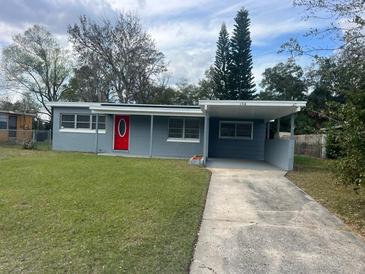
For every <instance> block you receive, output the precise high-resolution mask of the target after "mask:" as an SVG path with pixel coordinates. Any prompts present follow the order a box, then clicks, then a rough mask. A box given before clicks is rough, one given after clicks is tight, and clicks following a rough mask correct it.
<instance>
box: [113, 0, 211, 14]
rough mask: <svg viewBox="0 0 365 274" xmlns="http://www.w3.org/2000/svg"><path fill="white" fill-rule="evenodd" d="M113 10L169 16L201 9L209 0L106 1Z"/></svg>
mask: <svg viewBox="0 0 365 274" xmlns="http://www.w3.org/2000/svg"><path fill="white" fill-rule="evenodd" d="M107 2H108V3H110V5H111V6H112V7H113V8H114V9H115V10H121V11H125V10H133V11H136V12H138V13H139V14H140V15H142V16H146V17H154V16H161V15H162V16H165V17H168V16H171V15H176V14H177V13H181V12H182V11H186V10H191V9H193V8H197V7H203V6H204V5H205V4H207V3H208V2H209V0H139V1H134V0H125V1H120V0H107Z"/></svg>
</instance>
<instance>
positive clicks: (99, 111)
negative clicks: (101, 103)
mask: <svg viewBox="0 0 365 274" xmlns="http://www.w3.org/2000/svg"><path fill="white" fill-rule="evenodd" d="M91 112H92V113H99V114H128V115H157V116H184V117H204V114H203V113H192V112H158V111H143V112H142V111H130V110H95V109H92V110H91Z"/></svg>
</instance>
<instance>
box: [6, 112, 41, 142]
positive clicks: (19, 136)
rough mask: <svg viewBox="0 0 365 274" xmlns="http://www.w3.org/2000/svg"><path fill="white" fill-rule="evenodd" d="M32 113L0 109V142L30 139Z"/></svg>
mask: <svg viewBox="0 0 365 274" xmlns="http://www.w3.org/2000/svg"><path fill="white" fill-rule="evenodd" d="M34 116H35V115H34V114H30V113H22V112H14V111H6V110H0V142H22V141H25V140H29V139H32V127H33V119H34Z"/></svg>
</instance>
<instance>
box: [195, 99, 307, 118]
mask: <svg viewBox="0 0 365 274" xmlns="http://www.w3.org/2000/svg"><path fill="white" fill-rule="evenodd" d="M306 104H307V102H305V101H258V100H250V101H247V100H246V101H245V100H201V101H199V105H200V107H201V109H202V110H203V111H205V112H207V113H208V114H209V115H210V116H211V117H221V118H242V119H260V120H261V119H263V120H266V121H269V120H274V119H277V118H280V117H284V116H288V115H291V114H293V113H296V112H298V111H300V110H301V108H302V107H305V106H306Z"/></svg>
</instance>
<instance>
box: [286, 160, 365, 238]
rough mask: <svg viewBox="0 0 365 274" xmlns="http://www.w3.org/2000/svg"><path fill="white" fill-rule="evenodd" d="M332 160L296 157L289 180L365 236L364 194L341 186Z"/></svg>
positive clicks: (362, 190) (361, 191) (364, 192)
mask: <svg viewBox="0 0 365 274" xmlns="http://www.w3.org/2000/svg"><path fill="white" fill-rule="evenodd" d="M334 168H335V167H334V162H333V160H332V161H331V160H321V159H316V158H311V157H308V156H296V157H295V167H294V170H293V171H291V172H289V173H288V175H287V176H288V178H289V179H290V180H291V181H292V182H293V183H295V184H296V185H298V186H299V187H300V188H302V189H303V190H304V191H305V192H307V193H308V194H309V195H311V196H312V197H313V198H314V199H316V200H317V201H318V202H319V203H321V204H322V205H323V206H325V207H327V208H328V209H329V210H330V211H331V212H333V213H335V214H336V215H337V216H338V217H340V218H341V219H342V220H343V221H344V222H345V223H347V224H348V225H350V226H351V227H352V228H353V229H354V230H355V231H357V232H358V233H359V234H360V235H362V236H363V237H365V191H364V189H361V190H359V191H357V192H355V191H354V189H353V187H346V186H344V185H343V184H341V183H339V182H338V181H337V179H336V177H335V175H334V172H333V169H334Z"/></svg>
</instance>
